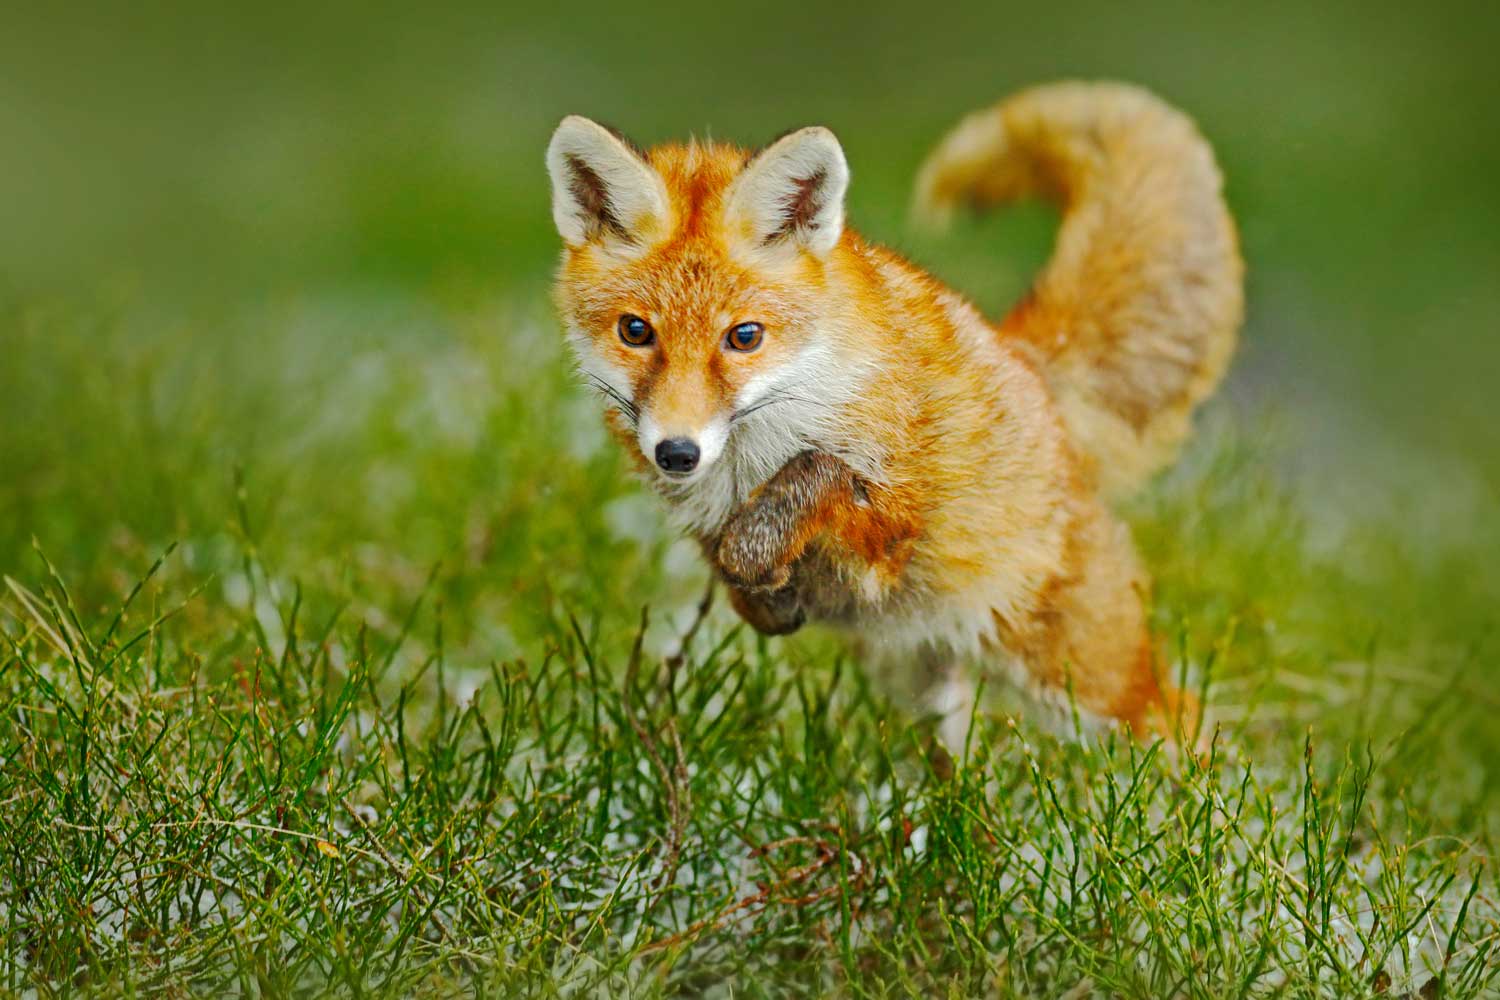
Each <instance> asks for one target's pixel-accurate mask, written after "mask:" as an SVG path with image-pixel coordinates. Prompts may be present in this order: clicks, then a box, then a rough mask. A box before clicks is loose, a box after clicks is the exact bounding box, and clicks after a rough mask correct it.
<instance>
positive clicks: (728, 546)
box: [714, 508, 792, 592]
mask: <svg viewBox="0 0 1500 1000" xmlns="http://www.w3.org/2000/svg"><path fill="white" fill-rule="evenodd" d="M791 563H792V553H791V552H790V551H789V545H788V539H787V536H786V532H785V530H784V529H782V528H781V526H780V525H778V524H777V523H776V521H775V519H772V518H766V517H763V516H760V513H759V511H757V510H756V509H755V508H747V509H746V510H743V511H741V512H740V513H739V514H737V515H736V516H735V517H733V518H732V519H730V522H729V524H728V525H727V526H726V527H725V529H724V534H723V536H722V537H721V538H720V539H719V545H718V548H717V549H716V550H715V552H714V564H715V565H716V566H717V567H718V569H719V573H720V575H722V576H723V577H724V580H725V581H726V582H727V583H729V584H730V585H731V586H733V587H738V588H739V589H741V590H747V591H752V592H753V591H767V590H780V589H781V588H783V587H785V586H786V585H787V582H788V581H790V580H791V578H792V566H791Z"/></svg>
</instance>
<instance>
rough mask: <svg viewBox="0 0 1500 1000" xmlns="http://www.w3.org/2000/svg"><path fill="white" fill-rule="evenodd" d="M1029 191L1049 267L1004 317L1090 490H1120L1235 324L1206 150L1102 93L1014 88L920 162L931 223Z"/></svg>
mask: <svg viewBox="0 0 1500 1000" xmlns="http://www.w3.org/2000/svg"><path fill="white" fill-rule="evenodd" d="M1029 195H1040V196H1043V197H1047V198H1051V199H1054V200H1056V201H1057V202H1059V203H1060V205H1061V207H1062V225H1061V228H1060V230H1059V232H1058V236H1057V245H1056V248H1055V249H1054V251H1053V255H1052V259H1051V260H1050V261H1049V262H1048V264H1047V266H1046V268H1045V269H1044V270H1043V271H1042V273H1041V275H1040V276H1039V277H1038V278H1037V280H1036V283H1035V285H1034V286H1033V288H1032V290H1031V292H1030V293H1029V294H1028V295H1027V296H1026V298H1025V299H1024V300H1023V301H1022V302H1021V303H1019V304H1018V305H1017V306H1016V307H1015V308H1014V309H1013V310H1012V311H1011V313H1010V314H1009V315H1008V316H1007V317H1006V318H1005V320H1004V322H1003V324H1002V329H1003V331H1004V333H1005V334H1006V335H1007V336H1011V337H1015V338H1018V339H1020V340H1024V341H1026V342H1028V343H1030V344H1032V345H1034V347H1035V348H1036V349H1037V350H1038V351H1039V352H1040V354H1041V356H1042V357H1043V358H1045V364H1046V372H1047V377H1048V381H1049V383H1050V384H1051V386H1052V390H1053V393H1054V394H1055V396H1056V397H1057V399H1058V402H1059V404H1060V406H1061V407H1062V410H1063V413H1064V418H1065V420H1066V421H1067V424H1068V428H1069V430H1070V432H1071V433H1072V435H1073V438H1074V441H1075V443H1076V444H1077V445H1078V446H1079V448H1080V450H1081V451H1082V453H1083V454H1084V455H1085V456H1086V457H1087V458H1090V459H1091V460H1092V463H1093V468H1094V472H1095V474H1096V476H1097V479H1098V481H1099V483H1100V485H1101V486H1102V487H1103V488H1104V489H1105V490H1106V491H1108V492H1110V493H1113V494H1116V495H1118V494H1120V493H1123V492H1126V491H1128V490H1130V489H1133V488H1134V487H1136V486H1137V485H1139V484H1140V483H1142V482H1143V481H1144V480H1145V479H1146V478H1147V477H1148V476H1150V475H1151V473H1153V472H1155V471H1156V470H1158V469H1159V468H1161V467H1162V466H1164V465H1166V464H1167V463H1168V462H1169V461H1171V459H1172V458H1173V457H1174V455H1175V454H1176V451H1177V448H1178V446H1179V444H1180V443H1181V441H1182V439H1183V438H1184V437H1185V436H1186V435H1187V432H1188V430H1189V429H1190V426H1191V417H1192V410H1193V407H1194V406H1196V405H1197V404H1198V403H1199V402H1201V401H1202V400H1203V399H1204V398H1205V397H1207V396H1208V395H1209V394H1210V393H1211V392H1213V390H1214V388H1215V387H1216V386H1217V385H1218V383H1219V379H1220V377H1221V376H1222V375H1223V373H1224V368H1225V367H1226V365H1227V364H1228V363H1229V357H1230V355H1231V354H1232V353H1233V351H1234V343H1235V337H1236V333H1237V331H1238V329H1239V326H1240V320H1241V317H1242V314H1243V308H1244V306H1243V270H1244V269H1243V265H1242V264H1241V261H1240V255H1239V248H1238V240H1237V238H1236V235H1235V229H1234V222H1233V220H1231V219H1230V217H1229V212H1228V210H1227V208H1226V207H1225V205H1224V199H1223V196H1222V194H1221V193H1220V177H1219V170H1218V167H1217V166H1216V165H1215V164H1214V157H1213V152H1212V150H1210V149H1209V146H1208V143H1207V142H1205V141H1204V139H1203V137H1202V136H1200V135H1199V134H1198V131H1197V129H1196V128H1194V127H1193V123H1192V122H1191V121H1189V120H1188V118H1187V117H1186V116H1185V115H1183V114H1182V113H1181V112H1178V111H1176V110H1174V109H1173V108H1171V107H1169V106H1168V105H1166V104H1165V103H1163V102H1162V101H1160V100H1158V99H1157V98H1155V97H1153V96H1152V95H1151V94H1149V93H1147V92H1146V91H1144V90H1141V89H1139V88H1136V87H1131V86H1126V85H1123V84H1115V83H1059V84H1051V85H1048V86H1042V87H1038V88H1035V89H1032V90H1027V91H1023V92H1022V93H1020V94H1017V95H1016V96H1014V97H1011V98H1009V99H1008V100H1006V101H1003V102H1002V103H1000V104H999V105H997V106H995V107H992V108H989V109H987V110H984V111H978V112H975V113H974V114H972V115H970V116H969V117H967V118H965V119H964V120H963V121H962V122H961V123H960V124H959V125H958V127H957V128H955V129H954V130H953V131H952V132H950V133H949V134H948V136H947V138H945V139H944V140H943V142H942V144H941V145H940V146H939V147H938V148H937V150H936V151H934V152H933V154H932V155H931V156H930V157H929V158H928V160H927V162H926V164H925V165H924V166H923V168H922V172H921V174H920V176H919V178H918V181H917V192H916V207H917V209H918V211H919V213H920V214H922V215H924V216H926V217H927V218H928V219H931V220H934V221H944V220H946V219H947V218H948V217H949V216H951V214H952V212H953V209H954V208H955V206H957V205H958V204H959V203H964V204H967V205H970V206H973V207H975V208H985V207H988V206H991V205H995V204H999V203H1002V202H1006V201H1010V200H1012V199H1015V198H1020V197H1023V196H1029Z"/></svg>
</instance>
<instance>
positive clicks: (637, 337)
mask: <svg viewBox="0 0 1500 1000" xmlns="http://www.w3.org/2000/svg"><path fill="white" fill-rule="evenodd" d="M618 326H619V329H620V339H621V340H623V341H625V343H627V344H629V345H630V346H631V347H645V346H646V345H647V344H649V343H651V341H653V340H655V339H656V331H654V330H652V329H651V324H650V323H647V322H646V321H645V320H643V319H641V318H640V317H639V316H632V315H630V314H629V313H626V314H625V315H624V316H621V317H620V322H619V324H618Z"/></svg>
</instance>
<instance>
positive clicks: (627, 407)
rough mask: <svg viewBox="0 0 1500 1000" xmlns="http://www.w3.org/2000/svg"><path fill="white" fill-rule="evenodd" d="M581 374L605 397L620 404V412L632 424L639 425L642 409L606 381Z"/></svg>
mask: <svg viewBox="0 0 1500 1000" xmlns="http://www.w3.org/2000/svg"><path fill="white" fill-rule="evenodd" d="M581 374H582V375H583V377H584V378H586V379H587V380H588V382H589V385H591V386H592V387H593V388H594V389H597V390H598V391H599V392H601V393H603V394H604V395H605V396H608V397H609V398H610V399H612V400H614V401H615V402H616V403H618V404H619V406H620V412H622V413H623V414H625V417H626V419H627V420H629V421H630V422H631V423H637V422H638V421H639V420H640V417H641V411H640V409H639V408H638V407H637V406H636V405H635V404H634V403H632V402H631V401H630V400H629V399H628V398H626V396H625V395H624V394H623V393H621V392H620V390H618V389H616V388H615V387H614V386H612V385H610V384H609V383H608V382H606V381H604V380H603V379H602V378H600V377H599V376H597V375H591V374H589V373H588V372H582V373H581Z"/></svg>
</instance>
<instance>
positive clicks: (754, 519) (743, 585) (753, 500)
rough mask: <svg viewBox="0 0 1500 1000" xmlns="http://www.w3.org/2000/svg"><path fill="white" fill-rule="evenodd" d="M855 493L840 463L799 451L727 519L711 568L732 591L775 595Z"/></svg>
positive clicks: (854, 484) (852, 480)
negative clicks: (761, 592) (736, 589)
mask: <svg viewBox="0 0 1500 1000" xmlns="http://www.w3.org/2000/svg"><path fill="white" fill-rule="evenodd" d="M858 491H859V487H858V484H857V482H856V480H855V476H854V471H853V470H852V469H850V468H849V466H847V465H846V464H844V462H843V461H842V460H841V459H838V458H836V457H834V456H833V455H829V454H827V453H826V452H820V451H804V452H802V453H801V454H800V455H797V456H796V457H795V458H793V459H792V460H791V461H789V462H787V464H786V465H784V466H782V467H781V469H780V471H778V472H777V473H776V475H774V476H772V477H771V478H770V479H768V480H767V481H766V483H765V485H763V486H762V487H761V488H760V489H759V490H757V491H756V492H755V493H754V494H753V495H752V496H751V497H750V499H749V500H747V501H745V503H744V505H743V506H741V507H740V509H739V510H738V511H736V512H735V514H734V515H733V516H732V517H730V519H729V523H728V524H726V525H725V526H724V530H723V532H722V533H721V534H720V536H719V539H718V542H717V544H716V545H715V546H714V551H713V556H712V558H713V562H714V564H715V565H716V566H717V567H718V569H719V573H720V574H721V575H722V576H723V577H724V579H725V580H726V581H727V582H728V583H729V584H730V585H731V586H732V587H735V588H738V589H741V590H747V591H767V590H769V591H777V590H780V589H782V588H783V587H785V586H786V585H787V582H788V581H789V580H790V579H791V575H792V564H793V563H794V562H796V561H797V557H798V556H800V555H802V553H803V552H804V551H805V550H806V548H807V545H808V543H809V542H810V541H812V539H813V538H814V537H815V536H816V535H818V533H819V532H821V531H822V530H823V529H824V528H825V527H826V526H828V524H829V522H830V521H831V520H833V519H834V518H836V517H837V515H838V512H839V511H840V509H842V508H845V507H847V506H848V505H851V504H853V503H854V502H855V500H856V495H857V492H858ZM736 607H738V605H736ZM752 624H753V622H752Z"/></svg>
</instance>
